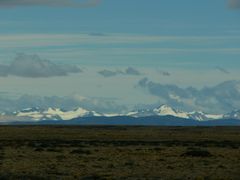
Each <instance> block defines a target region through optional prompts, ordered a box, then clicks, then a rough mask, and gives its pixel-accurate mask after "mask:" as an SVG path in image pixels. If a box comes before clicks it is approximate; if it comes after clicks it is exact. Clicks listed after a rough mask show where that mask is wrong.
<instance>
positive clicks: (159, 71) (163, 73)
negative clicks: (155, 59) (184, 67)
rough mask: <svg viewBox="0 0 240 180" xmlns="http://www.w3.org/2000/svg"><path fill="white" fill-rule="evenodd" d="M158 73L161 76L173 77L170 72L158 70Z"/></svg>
mask: <svg viewBox="0 0 240 180" xmlns="http://www.w3.org/2000/svg"><path fill="white" fill-rule="evenodd" d="M157 72H158V73H159V74H161V75H162V76H171V73H170V72H167V71H161V70H158V69H157Z"/></svg>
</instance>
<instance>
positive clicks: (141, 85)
mask: <svg viewBox="0 0 240 180" xmlns="http://www.w3.org/2000/svg"><path fill="white" fill-rule="evenodd" d="M239 19H240V2H239V0H211V1H209V0H201V1H197V0H194V1H193V0H182V1H179V0H131V1H129V0H121V1H117V0H79V1H77V0H76V1H74V0H41V1H40V0H25V1H19V0H7V1H6V0H0V87H1V88H0V99H2V101H1V103H0V110H1V108H2V109H4V108H6V107H8V106H9V108H10V106H12V105H11V104H13V103H14V104H16V102H19V106H18V107H16V108H22V107H23V106H33V105H36V104H43V105H44V106H50V105H54V106H58V105H59V106H64V108H68V107H69V108H70V105H69V104H74V106H80V105H81V106H86V107H87V108H92V109H98V108H99V106H102V107H105V108H104V109H99V110H102V111H107V110H109V111H123V110H126V109H133V108H140V107H141V108H142V107H150V106H151V107H152V106H158V105H161V104H169V105H171V106H174V107H175V108H179V109H183V110H201V111H207V112H212V113H213V112H216V113H219V112H223V111H224V112H225V111H230V110H234V109H240V103H237V102H235V100H236V98H234V97H238V95H239V93H240V83H239V81H240V73H239V68H240V61H239V60H240V21H239ZM223 86H224V87H223ZM219 87H221V90H222V91H221V92H219V89H218V88H219ZM190 88H192V89H194V91H193V90H192V91H191V92H189V91H188V89H190ZM206 89H207V90H206ZM165 91H166V92H165ZM162 92H165V93H162ZM184 92H185V93H186V92H187V95H185V93H184ZM239 96H240V95H239ZM44 97H45V98H46V97H49V98H51V97H56V99H57V100H55V101H56V103H55V104H54V103H53V104H51V103H49V101H46V99H44ZM203 98H204V100H205V101H204V102H202V101H203V100H202V99H203ZM22 99H24V101H23V100H22ZM73 100H74V103H71V102H72V101H73ZM22 101H23V102H22ZM40 101H41V103H40ZM45 101H46V102H45ZM59 101H60V102H59ZM66 101H67V102H68V103H66ZM209 101H210V102H209ZM6 103H7V104H8V105H6ZM17 104H18V103H17ZM72 106H73V105H72Z"/></svg>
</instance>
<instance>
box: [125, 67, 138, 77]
mask: <svg viewBox="0 0 240 180" xmlns="http://www.w3.org/2000/svg"><path fill="white" fill-rule="evenodd" d="M125 74H127V75H135V76H139V75H141V73H140V72H139V71H138V70H137V69H134V68H132V67H128V68H127V69H126V71H125Z"/></svg>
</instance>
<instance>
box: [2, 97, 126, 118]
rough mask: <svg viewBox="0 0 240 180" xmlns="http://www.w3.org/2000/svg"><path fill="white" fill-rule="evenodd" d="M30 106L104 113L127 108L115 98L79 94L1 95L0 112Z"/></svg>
mask: <svg viewBox="0 0 240 180" xmlns="http://www.w3.org/2000/svg"><path fill="white" fill-rule="evenodd" d="M29 107H30V108H32V107H38V108H41V109H42V108H43V109H47V108H49V107H53V108H61V109H64V110H72V109H75V108H78V107H82V108H85V109H88V110H91V111H97V112H103V113H113V112H121V111H124V110H126V109H127V108H126V107H125V106H123V105H119V104H117V103H116V102H115V99H106V98H95V97H94V98H92V97H82V96H80V95H78V94H75V95H71V96H65V97H60V96H35V95H22V96H21V97H19V98H17V99H10V98H6V97H5V96H0V112H1V111H2V112H5V111H6V112H13V111H16V110H21V109H25V108H29Z"/></svg>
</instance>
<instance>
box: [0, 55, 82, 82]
mask: <svg viewBox="0 0 240 180" xmlns="http://www.w3.org/2000/svg"><path fill="white" fill-rule="evenodd" d="M80 72H81V69H79V68H78V67H76V66H72V65H58V64H55V63H53V62H51V61H49V60H45V59H41V58H40V57H39V56H38V55H26V54H24V53H21V54H17V56H16V58H15V60H14V61H13V62H12V63H11V64H10V65H9V66H8V65H0V76H8V75H14V76H20V77H29V78H41V77H45V78H46V77H53V76H67V75H68V74H69V73H80Z"/></svg>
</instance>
